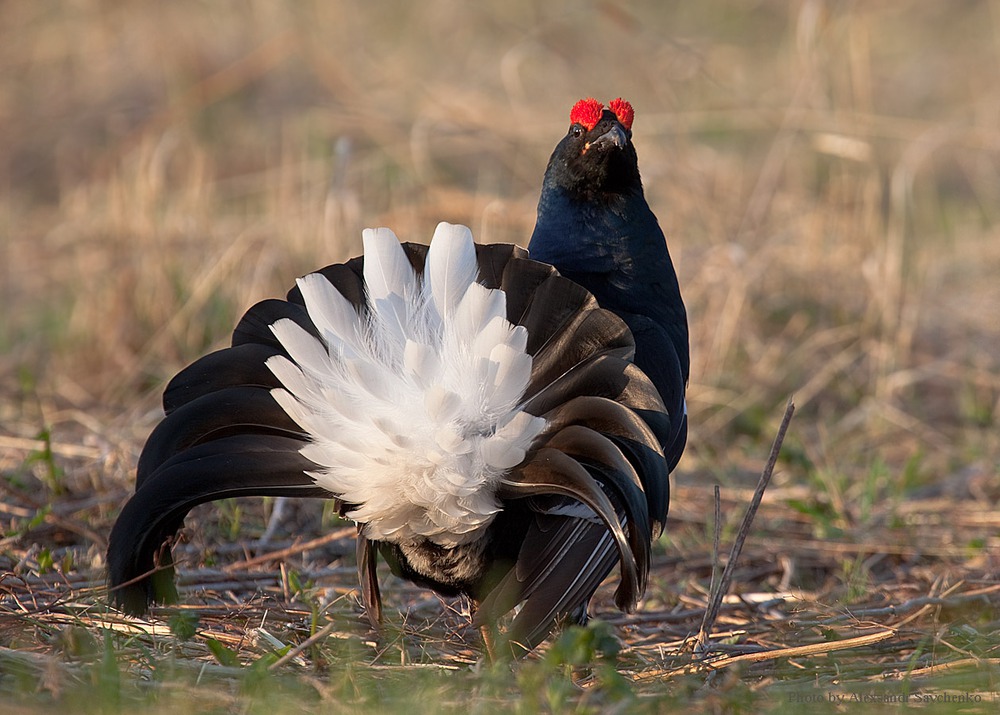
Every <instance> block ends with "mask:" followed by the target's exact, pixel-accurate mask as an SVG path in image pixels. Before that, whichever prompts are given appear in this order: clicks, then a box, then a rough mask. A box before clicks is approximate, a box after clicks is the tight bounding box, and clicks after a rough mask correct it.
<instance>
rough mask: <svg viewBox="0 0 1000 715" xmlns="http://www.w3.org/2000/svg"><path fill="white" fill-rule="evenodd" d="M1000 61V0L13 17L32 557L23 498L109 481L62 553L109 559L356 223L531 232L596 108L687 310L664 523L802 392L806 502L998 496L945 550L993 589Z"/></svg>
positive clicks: (789, 455)
mask: <svg viewBox="0 0 1000 715" xmlns="http://www.w3.org/2000/svg"><path fill="white" fill-rule="evenodd" d="M998 76H1000V3H998V2H976V1H971V0H969V1H963V2H948V3H943V2H939V3H929V2H919V1H917V0H913V1H909V0H891V1H889V2H880V3H863V2H822V1H820V0H802V1H800V2H790V3H786V2H780V1H778V0H759V1H757V2H741V1H736V0H733V1H731V2H727V1H725V0H712V1H711V2H701V3H662V2H654V1H652V0H650V1H649V2H635V3H616V2H599V1H591V2H568V1H564V2H546V3H537V2H527V1H522V0H508V1H507V2H503V3H500V2H496V3H477V4H473V3H459V2H455V0H428V1H427V2H422V3H410V2H379V3H375V2H369V3H364V2H355V1H348V0H342V1H339V2H318V1H312V2H281V3H279V2H258V1H255V0H243V1H241V2H235V1H228V2H225V1H220V2H212V3H205V2H195V1H194V0H177V1H175V2H169V3H155V2H139V1H136V0H121V1H115V2H112V1H99V0H75V1H67V2H54V1H53V2H46V1H39V2H32V3H27V2H8V3H2V4H0V187H2V188H0V301H2V305H3V310H2V311H0V471H2V473H3V474H4V475H5V478H6V481H5V484H7V487H5V492H6V494H7V496H5V497H4V499H5V500H6V502H7V503H8V505H10V508H8V509H7V510H6V512H5V513H4V514H3V515H2V516H3V518H4V520H5V529H6V533H7V534H8V536H7V537H6V538H5V539H4V540H3V548H4V549H6V554H7V558H8V559H9V561H10V563H16V562H17V561H18V560H19V559H20V558H21V552H20V551H18V549H25V548H28V546H29V545H31V544H35V545H37V544H38V543H41V544H43V545H45V544H46V543H47V542H46V541H45V540H46V538H50V539H51V538H54V537H52V536H51V534H50V535H48V536H46V535H45V534H42V535H41V536H40V535H39V534H38V533H37V532H33V531H32V529H31V528H26V527H25V524H26V523H28V522H29V517H31V515H32V514H33V513H34V512H32V511H31V509H30V508H28V507H30V506H31V505H30V504H28V507H25V509H27V510H26V511H25V509H22V510H21V511H18V510H17V508H20V507H17V508H15V506H14V505H15V504H21V502H19V501H18V499H19V498H20V497H15V496H11V495H13V494H15V492H16V493H17V494H21V493H22V492H20V491H17V490H20V489H22V487H25V485H27V486H26V487H25V488H34V487H33V486H32V485H37V486H38V491H36V493H35V496H36V497H37V499H38V502H39V503H41V504H46V503H48V504H49V505H51V504H58V500H59V499H60V498H64V497H65V495H70V496H72V497H74V498H82V495H86V494H91V493H95V494H98V495H102V494H104V495H107V497H106V500H105V501H104V502H101V505H100V506H99V508H98V510H97V511H96V512H93V513H88V516H87V517H86V520H87V523H88V524H89V526H86V527H83V526H80V527H78V528H77V529H76V532H74V534H75V535H74V536H71V537H65V535H64V536H63V537H60V538H61V539H63V540H64V541H65V539H66V538H69V540H70V541H73V539H76V540H78V541H80V542H81V543H83V544H85V545H88V546H89V548H90V549H91V553H92V557H93V560H94V564H95V565H96V566H99V565H100V553H101V547H102V539H103V533H104V531H103V529H105V528H106V524H107V523H109V520H110V519H111V518H112V517H113V516H114V513H115V511H116V509H117V504H118V503H119V501H120V499H121V498H122V497H123V496H124V494H125V491H126V490H127V489H128V486H129V483H130V480H131V478H132V474H131V470H132V469H133V465H134V462H135V459H136V457H137V454H138V450H139V448H140V447H141V444H142V440H143V439H144V437H145V435H146V434H147V433H148V431H149V429H150V428H151V427H152V425H153V424H155V422H156V421H157V419H158V399H159V392H160V390H161V389H162V387H163V384H164V382H165V380H167V379H168V378H169V377H170V376H171V375H172V374H174V373H175V372H176V371H177V370H178V369H179V368H180V367H182V366H183V365H184V364H186V363H187V362H188V361H190V360H192V359H194V358H195V357H197V356H199V355H201V354H202V353H204V352H205V351H207V350H209V349H212V348H215V347H218V346H222V345H223V344H225V343H226V341H227V339H228V334H229V331H230V330H231V329H232V327H233V325H234V324H235V322H236V320H237V319H238V317H239V315H240V314H241V313H242V311H244V310H245V309H246V308H247V307H249V306H250V305H251V304H252V303H254V302H256V301H257V300H259V299H261V298H263V297H268V296H275V295H282V294H283V293H284V291H285V290H286V289H287V288H288V287H289V286H290V285H291V283H292V280H293V279H294V277H295V276H298V275H300V274H302V273H305V272H307V271H309V270H312V269H314V268H317V267H320V266H322V265H326V264H328V263H332V262H336V261H339V260H342V259H344V258H347V257H349V256H351V255H354V254H356V253H357V252H358V251H359V249H360V229H361V228H362V227H364V226H374V225H387V226H390V227H391V228H393V229H394V230H395V231H396V233H397V234H398V235H399V236H400V237H402V238H403V239H404V240H417V241H425V240H428V239H429V237H430V235H431V232H432V230H433V227H434V225H435V224H436V223H437V222H438V221H440V220H446V221H451V222H460V223H466V224H468V225H469V226H470V227H472V229H473V231H474V233H475V234H476V236H477V239H478V240H480V241H483V242H490V241H509V242H517V243H521V244H522V245H523V244H524V243H526V241H527V238H528V237H529V236H530V232H531V228H532V226H533V222H534V207H535V202H536V200H537V195H538V191H539V187H540V182H541V177H542V173H543V171H544V168H545V162H546V160H547V158H548V155H549V153H550V151H551V150H552V148H553V147H554V145H555V143H556V142H557V141H558V140H559V138H560V137H561V136H562V134H563V132H564V131H565V130H566V126H567V124H568V120H567V116H568V110H569V108H570V106H571V105H572V103H573V102H574V101H575V100H577V99H579V98H580V97H584V96H589V95H593V96H595V97H597V98H599V99H601V100H604V101H607V100H608V99H611V98H613V97H617V96H623V97H625V98H627V99H629V100H631V102H632V103H633V105H634V106H635V108H636V115H637V118H636V122H635V142H636V145H637V148H638V151H639V155H640V168H641V170H642V173H643V178H644V182H645V186H646V192H647V197H648V199H649V202H650V204H651V205H652V207H653V209H654V211H655V212H656V213H657V215H658V216H659V219H660V222H661V224H662V225H663V227H664V230H665V232H666V234H667V236H668V240H669V242H670V247H671V251H672V254H673V256H674V260H675V263H676V264H677V266H678V272H679V274H680V277H681V281H682V287H683V289H684V295H685V298H686V300H687V303H688V309H689V314H690V320H691V328H692V352H693V361H694V362H693V369H692V384H691V391H690V408H691V416H692V430H691V438H690V447H689V451H688V454H687V455H686V456H685V458H684V461H682V463H681V466H680V470H679V476H678V479H679V482H680V484H681V487H680V488H679V489H678V491H677V494H678V499H676V500H675V505H674V506H673V507H672V514H673V515H674V516H675V519H676V520H677V521H676V522H675V525H674V526H675V530H674V532H673V534H674V536H672V537H671V538H674V539H679V537H678V536H677V534H680V535H683V533H684V528H683V527H684V525H686V524H690V523H695V524H696V525H697V528H696V532H697V529H698V528H703V525H704V519H705V514H704V512H703V511H702V512H700V513H698V509H699V508H700V507H695V508H691V507H689V506H687V507H686V506H685V503H686V502H685V496H687V497H690V499H695V500H697V499H702V498H704V492H705V489H704V487H703V485H705V484H707V483H708V481H709V480H718V481H721V482H722V483H723V484H725V485H729V486H732V487H734V488H738V487H740V486H741V485H744V484H745V482H746V478H747V477H749V476H751V475H752V473H753V472H754V471H756V470H757V469H758V468H759V464H760V462H761V461H762V460H763V458H764V456H765V455H766V452H767V447H768V443H769V440H770V436H771V434H773V430H774V427H775V425H776V423H777V421H778V419H779V418H780V412H781V406H782V405H783V404H784V402H785V400H786V398H787V397H788V395H789V394H792V393H794V394H795V397H796V402H797V404H798V406H799V412H798V414H797V416H796V419H795V422H794V423H793V426H792V432H791V435H790V437H789V440H788V442H787V443H786V452H785V455H786V456H785V460H784V462H783V463H782V465H781V467H780V469H779V473H778V474H777V475H776V477H775V485H776V488H778V489H779V490H780V489H786V490H790V491H788V492H787V493H790V494H793V495H794V499H792V498H788V499H787V500H785V501H781V502H780V504H781V505H784V506H785V509H786V511H789V510H790V511H791V512H796V513H799V514H805V515H806V516H808V517H809V518H810V519H811V520H812V526H811V527H810V528H811V530H812V532H814V533H815V534H816V535H818V536H821V537H822V536H829V535H830V534H840V535H843V534H845V533H849V534H853V535H855V536H856V538H859V539H861V538H864V537H865V535H866V534H868V535H870V536H871V538H872V539H873V542H874V543H875V544H878V543H880V542H881V543H885V542H886V541H887V540H892V539H897V538H902V537H900V536H899V534H898V533H897V532H891V531H890V532H886V531H884V529H885V528H887V527H892V528H895V527H899V526H900V525H903V526H907V528H908V530H907V531H906V533H907V534H911V535H916V536H915V538H917V540H918V542H919V540H920V530H921V529H922V528H924V527H922V526H921V525H920V524H916V523H914V524H906V523H905V518H904V517H903V516H901V514H904V512H905V510H904V509H902V507H901V506H900V505H901V504H902V503H903V502H904V501H905V500H906V499H908V498H911V497H917V496H928V495H935V496H943V497H946V498H950V499H953V500H954V501H953V502H948V501H947V500H946V501H945V502H943V503H944V504H945V506H943V507H941V510H942V512H941V513H947V512H948V506H947V505H948V504H949V503H951V504H952V505H953V506H954V505H957V504H966V503H967V502H968V501H970V500H971V501H972V502H974V503H976V504H978V505H980V506H981V507H983V508H984V509H985V510H986V512H985V514H986V515H985V516H984V517H983V518H982V519H980V520H979V521H977V522H976V524H975V525H974V526H973V527H970V528H971V529H972V531H969V530H968V529H966V530H965V531H959V530H958V527H957V526H956V525H955V524H949V523H943V524H942V523H939V522H935V524H934V528H935V529H937V528H938V527H940V530H933V529H932V530H931V531H926V532H924V536H925V537H927V536H928V535H929V534H931V533H933V537H932V538H933V539H934V540H941V539H943V540H944V542H943V543H944V544H945V545H952V546H955V547H956V548H965V547H967V546H968V545H969V544H972V546H973V547H974V548H973V553H971V555H970V556H969V559H970V560H969V562H968V563H967V564H965V566H967V567H968V568H974V569H978V570H979V571H977V572H985V573H992V574H993V577H994V578H995V575H996V568H997V557H996V554H997V553H998V550H997V546H998V544H1000V542H998V537H997V536H996V533H997V527H998V525H1000V520H998V519H997V516H996V514H997V511H996V502H997V499H998V497H1000V487H998V482H1000V431H998V429H997V418H998V410H1000V369H998V368H1000V289H998V287H997V285H998V283H997V281H998V278H997V277H998V275H1000V164H998V158H1000V80H998ZM11 485H13V486H11ZM689 485H694V486H689ZM698 485H702V486H698ZM698 503H699V504H700V503H702V502H698ZM22 506H23V505H22ZM955 508H958V507H955ZM962 508H964V506H963V507H962ZM733 509H734V511H735V506H734V507H733ZM945 521H947V519H946V520H945ZM957 521H958V522H961V519H958V520H957ZM966 526H968V524H966ZM90 527H93V528H92V529H91V528H90ZM677 527H680V528H677ZM953 527H954V528H953ZM70 531H72V529H71V530H70ZM701 533H702V537H701V540H700V541H697V542H693V543H697V544H698V547H699V548H701V549H702V550H703V551H704V549H707V548H708V547H707V545H706V544H705V543H704V540H703V532H701ZM790 548H793V547H790ZM873 548H876V550H877V547H873ZM15 552H17V553H16V554H15ZM959 561H961V560H959ZM970 564H971V565H970ZM845 579H846V577H845ZM668 588H683V586H678V585H677V584H672V585H670V586H668Z"/></svg>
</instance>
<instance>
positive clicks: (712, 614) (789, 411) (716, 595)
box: [698, 397, 795, 648]
mask: <svg viewBox="0 0 1000 715" xmlns="http://www.w3.org/2000/svg"><path fill="white" fill-rule="evenodd" d="M794 413H795V403H793V402H792V398H790V397H789V398H788V404H787V405H786V406H785V415H784V417H782V419H781V426H779V427H778V433H777V434H776V435H775V437H774V443H773V444H772V445H771V454H770V455H769V456H768V458H767V464H766V465H764V471H763V472H761V474H760V480H759V481H758V482H757V489H756V490H755V491H754V493H753V498H752V499H751V500H750V506H749V507H747V512H746V514H744V515H743V523H742V524H740V530H739V531H738V532H737V534H736V540H735V541H734V542H733V548H732V549H731V550H730V552H729V561H728V562H727V563H726V568H725V569H723V571H722V578H721V579H719V583H718V584H717V585H716V588H715V589H714V590H713V591H712V593H711V596H710V598H709V602H708V609H707V610H706V611H705V618H704V620H703V621H702V625H701V630H700V631H699V633H698V646H699V647H701V648H704V647H705V644H706V643H707V642H708V634H709V633H711V631H712V628H713V627H714V626H715V621H716V619H717V618H718V617H719V609H720V608H721V607H722V598H723V596H725V595H726V593H727V592H728V591H729V586H730V584H731V583H732V580H733V573H734V572H735V571H736V562H737V560H738V559H739V558H740V553H741V552H742V551H743V543H744V542H745V541H746V538H747V535H748V534H749V533H750V527H751V526H752V525H753V520H754V517H755V516H757V508H758V507H759V506H760V502H761V499H763V498H764V490H765V489H767V485H768V483H769V482H770V481H771V474H772V473H773V472H774V465H775V464H776V463H777V461H778V453H779V452H780V451H781V444H782V442H784V441H785V433H786V432H787V431H788V424H789V423H790V422H791V421H792V415H793V414H794ZM716 503H718V502H716ZM718 518H719V517H718V516H717V517H716V520H718Z"/></svg>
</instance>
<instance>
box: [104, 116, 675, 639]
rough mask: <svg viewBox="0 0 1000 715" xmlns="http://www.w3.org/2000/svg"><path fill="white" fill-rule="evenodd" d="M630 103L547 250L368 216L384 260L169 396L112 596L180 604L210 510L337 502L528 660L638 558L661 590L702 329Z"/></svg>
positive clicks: (635, 571) (544, 211) (367, 265)
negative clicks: (195, 524)
mask: <svg viewBox="0 0 1000 715" xmlns="http://www.w3.org/2000/svg"><path fill="white" fill-rule="evenodd" d="M632 120H633V112H632V107H631V106H630V105H629V104H628V103H627V102H624V101H623V100H621V99H617V100H614V101H613V102H611V103H610V109H608V110H605V109H604V108H603V106H602V105H601V104H600V103H598V102H597V101H595V100H593V99H587V100H581V101H580V102H578V103H577V104H576V105H575V106H574V107H573V110H572V112H571V114H570V121H571V126H570V129H569V133H568V134H567V136H566V137H565V138H564V139H563V140H562V141H561V142H560V143H559V145H558V146H557V147H556V150H555V152H554V153H553V155H552V158H551V160H550V161H549V166H548V169H547V171H546V174H545V182H544V186H543V189H542V195H541V199H540V201H539V206H538V224H537V226H536V228H535V232H534V235H533V236H532V239H531V244H530V247H529V250H530V256H529V253H528V252H526V251H524V250H523V249H520V248H517V247H515V246H511V245H488V246H480V245H476V244H474V243H473V240H472V234H471V233H470V232H469V230H468V229H466V228H464V227H461V226H452V225H448V224H441V225H440V226H438V229H437V231H436V232H435V234H434V237H433V239H432V241H431V244H430V246H429V247H427V246H423V245H417V244H410V243H404V244H400V243H399V241H398V240H397V239H396V237H395V236H394V235H393V234H392V232H391V231H389V230H387V229H376V230H371V229H369V230H366V231H365V232H364V256H363V257H361V258H355V259H353V260H351V261H348V262H347V263H345V264H337V265H333V266H328V267H326V268H324V269H321V270H320V271H317V272H316V273H312V274H309V275H307V276H305V277H303V278H300V279H299V280H298V281H297V285H296V287H295V288H293V289H292V290H291V291H290V292H289V293H288V296H287V299H286V300H265V301H263V302H261V303H258V304H257V305H255V306H253V307H252V308H250V310H249V311H247V313H246V315H244V316H243V318H242V320H241V321H240V322H239V324H238V325H237V326H236V329H235V331H234V333H233V340H232V346H231V347H229V348H226V349H224V350H220V351H218V352H215V353H212V354H209V355H206V356H205V357H203V358H201V359H199V360H197V361H196V362H194V363H193V364H192V365H190V366H188V367H187V368H185V369H184V370H182V371H181V372H180V373H179V374H178V375H177V376H176V377H175V378H174V379H173V380H171V382H170V383H169V384H168V386H167V388H166V390H165V392H164V395H163V407H164V410H165V412H166V417H165V418H164V420H163V421H162V422H161V423H160V424H159V425H158V426H157V427H156V428H155V429H154V430H153V432H152V434H151V435H150V436H149V439H148V440H147V442H146V446H145V448H144V449H143V452H142V455H141V456H140V458H139V464H138V468H137V473H136V491H135V494H134V495H133V497H132V498H131V499H130V500H129V502H128V503H127V504H126V505H125V507H124V508H123V509H122V512H121V515H120V516H119V518H118V521H117V523H116V524H115V526H114V528H113V530H112V533H111V537H110V542H109V547H108V569H109V578H110V586H111V593H112V596H113V598H114V601H115V602H116V603H117V604H118V605H119V606H120V607H121V608H122V609H123V610H125V611H127V612H129V613H133V614H141V613H143V612H145V611H146V610H147V609H148V607H149V604H150V603H152V602H154V601H161V602H162V601H172V600H175V599H176V597H177V593H176V590H175V587H174V583H173V567H172V559H171V553H170V544H171V542H172V540H173V537H174V535H175V534H176V532H177V531H178V529H180V528H181V526H182V524H183V520H184V517H185V516H186V515H187V513H188V512H189V511H190V510H191V509H192V508H193V507H194V506H196V505H197V504H201V503H204V502H207V501H212V500H216V499H223V498H228V497H235V496H249V495H254V496H312V497H315V496H322V497H328V498H331V499H334V500H335V501H336V503H337V506H338V509H339V511H340V513H341V514H342V515H344V516H346V517H347V518H350V519H352V520H354V521H355V522H356V523H357V524H358V549H357V554H358V574H359V578H360V583H361V591H362V596H363V601H364V604H365V607H366V610H367V613H368V616H369V618H370V620H371V621H372V622H373V623H378V622H379V621H380V620H381V600H380V596H379V586H378V581H377V578H376V563H377V559H378V556H379V555H381V556H382V558H383V559H384V560H385V561H386V562H387V563H388V564H389V566H390V568H391V569H392V571H393V572H394V573H396V574H397V575H399V576H402V577H404V578H407V579H410V580H412V581H414V582H416V583H418V584H421V585H424V586H427V587H429V588H432V589H434V590H436V591H438V592H440V593H442V594H446V595H454V594H466V595H468V596H469V597H470V598H471V599H472V601H473V604H474V610H475V621H476V622H477V623H478V624H479V625H481V626H484V627H487V628H492V627H493V625H494V624H496V623H497V621H499V620H500V619H502V618H503V617H504V616H505V615H507V614H508V613H510V612H511V611H514V610H516V615H515V616H514V618H513V620H512V621H511V622H510V625H509V627H508V628H507V637H508V638H509V640H510V643H511V644H512V647H513V650H514V652H515V653H523V652H524V651H525V650H528V649H531V648H533V647H534V646H535V645H537V644H538V643H540V642H541V641H542V640H544V639H545V637H546V636H547V635H548V634H549V632H550V631H551V629H552V628H553V626H554V625H555V624H556V623H558V622H562V621H567V620H569V621H578V622H582V621H583V620H584V619H585V618H586V611H587V606H588V603H589V601H590V599H591V597H592V596H593V594H594V591H595V590H596V588H597V587H598V586H599V585H600V583H601V582H602V581H603V580H604V578H605V577H606V576H607V575H608V574H609V573H610V572H611V570H612V569H613V568H614V566H615V564H616V563H618V564H619V570H620V574H621V579H620V582H619V584H618V587H617V590H616V592H615V602H616V604H617V605H618V606H619V607H620V608H622V609H626V610H628V609H631V608H633V607H634V606H635V605H636V603H637V601H638V599H639V598H640V597H641V596H642V594H643V591H644V589H645V584H646V575H647V571H648V568H649V559H650V544H651V542H652V539H653V538H655V536H657V535H658V534H659V533H660V531H661V530H662V529H663V524H664V521H665V519H666V513H667V504H668V498H669V486H668V474H669V471H670V469H672V468H673V465H675V464H676V462H677V460H678V458H679V457H680V454H681V452H682V450H683V447H684V442H685V436H686V414H685V408H684V389H685V384H686V381H687V375H688V347H687V323H686V317H685V311H684V305H683V302H682V301H681V297H680V293H679V290H678V286H677V278H676V275H675V273H674V269H673V265H672V264H671V261H670V257H669V255H668V253H667V248H666V243H665V241H664V237H663V233H662V232H661V231H660V229H659V226H658V225H657V222H656V218H655V217H654V216H653V214H652V212H651V211H650V209H649V207H648V205H647V204H646V202H645V199H644V198H643V193H642V185H641V182H640V180H639V172H638V165H637V159H636V153H635V149H634V148H633V146H632V141H631V136H632V134H631V127H632Z"/></svg>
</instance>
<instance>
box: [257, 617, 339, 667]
mask: <svg viewBox="0 0 1000 715" xmlns="http://www.w3.org/2000/svg"><path fill="white" fill-rule="evenodd" d="M336 626H337V624H336V623H334V622H333V621H330V622H329V623H327V624H326V625H325V626H323V627H322V628H320V629H319V630H318V631H316V632H315V633H313V634H312V635H311V636H309V637H308V638H306V639H305V640H304V641H302V642H301V643H299V644H298V645H297V646H295V647H294V648H292V649H291V650H290V651H288V652H287V653H285V654H284V655H283V656H281V657H280V658H278V659H277V660H276V661H274V662H273V663H271V665H269V666H267V669H268V670H277V669H278V668H280V667H281V666H283V665H284V664H285V663H287V662H288V661H290V660H292V659H293V658H295V657H296V656H298V655H299V654H300V653H302V651H304V650H305V649H306V648H309V647H310V646H312V645H313V644H315V643H316V642H317V641H321V640H323V639H324V638H326V637H327V636H328V635H330V633H332V632H333V629H334V628H336Z"/></svg>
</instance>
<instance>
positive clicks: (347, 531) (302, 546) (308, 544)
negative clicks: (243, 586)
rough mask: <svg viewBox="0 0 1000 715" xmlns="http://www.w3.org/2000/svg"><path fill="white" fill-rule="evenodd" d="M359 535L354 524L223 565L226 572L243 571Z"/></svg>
mask: <svg viewBox="0 0 1000 715" xmlns="http://www.w3.org/2000/svg"><path fill="white" fill-rule="evenodd" d="M356 535H357V530H356V528H355V527H353V526H345V527H344V528H342V529H336V530H335V531H331V532H330V533H328V534H324V535H323V536H318V537H316V538H315V539H310V540H309V541H302V542H299V543H296V544H292V545H291V546H289V547H287V548H284V549H278V550H277V551H268V552H267V553H264V554H260V555H258V556H254V557H253V558H250V559H245V560H243V561H237V562H235V563H231V564H227V565H226V566H223V567H222V571H223V572H224V573H232V572H233V571H243V570H244V569H248V568H250V567H251V566H256V565H258V564H262V563H266V562H268V561H277V560H278V559H284V558H287V557H289V556H292V555H294V554H298V553H301V552H303V551H309V550H310V549H315V548H316V547H318V546H323V545H324V544H328V543H330V542H331V541H339V540H340V539H346V538H348V537H353V536H356Z"/></svg>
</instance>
